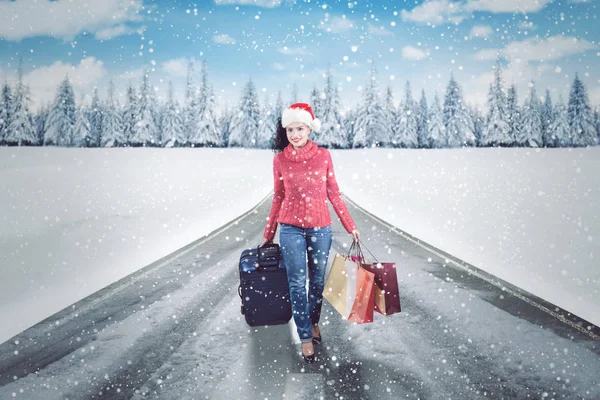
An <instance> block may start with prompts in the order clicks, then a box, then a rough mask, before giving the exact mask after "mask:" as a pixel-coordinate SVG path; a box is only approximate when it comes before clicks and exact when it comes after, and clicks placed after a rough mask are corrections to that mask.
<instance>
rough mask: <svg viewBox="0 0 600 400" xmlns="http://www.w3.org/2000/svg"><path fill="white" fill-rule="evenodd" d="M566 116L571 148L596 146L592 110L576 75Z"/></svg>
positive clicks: (585, 92) (584, 89)
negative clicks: (571, 139) (569, 130)
mask: <svg viewBox="0 0 600 400" xmlns="http://www.w3.org/2000/svg"><path fill="white" fill-rule="evenodd" d="M568 114H569V127H570V129H571V135H572V137H573V146H575V147H585V146H594V145H595V144H597V139H598V137H597V134H596V128H595V127H594V122H593V119H592V118H593V115H592V109H591V107H590V102H589V100H588V95H587V90H586V88H585V86H584V85H583V82H582V81H581V79H579V76H578V75H577V74H575V79H574V80H573V85H572V86H571V92H570V93H569V107H568Z"/></svg>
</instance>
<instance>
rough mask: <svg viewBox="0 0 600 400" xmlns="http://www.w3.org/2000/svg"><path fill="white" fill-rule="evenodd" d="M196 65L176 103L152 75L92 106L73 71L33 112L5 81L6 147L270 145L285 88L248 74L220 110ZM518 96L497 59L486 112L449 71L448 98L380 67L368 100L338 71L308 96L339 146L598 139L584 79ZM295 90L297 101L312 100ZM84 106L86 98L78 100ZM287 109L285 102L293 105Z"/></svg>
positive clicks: (599, 121)
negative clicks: (268, 88) (401, 81)
mask: <svg viewBox="0 0 600 400" xmlns="http://www.w3.org/2000/svg"><path fill="white" fill-rule="evenodd" d="M198 72H199V73H200V79H199V80H198V82H197V81H196V75H197V71H196V65H195V63H194V62H193V61H190V62H189V64H188V70H187V81H186V87H185V96H184V99H185V100H184V104H180V103H179V102H178V101H176V100H175V96H174V93H173V85H172V84H169V93H168V95H167V96H166V101H164V102H162V103H161V102H159V101H158V99H157V96H156V93H155V91H154V89H153V86H152V84H151V82H150V80H149V75H148V74H147V73H145V74H144V75H143V77H142V80H141V82H139V86H138V87H134V86H133V85H130V86H129V87H127V88H126V96H125V101H124V102H123V104H120V103H119V101H118V100H117V99H116V96H115V88H114V85H113V84H112V81H111V84H110V85H109V87H108V88H107V93H106V97H105V100H101V99H100V94H99V93H98V90H97V89H95V90H94V92H93V97H92V102H91V104H90V105H89V106H86V105H84V104H77V102H76V100H75V95H74V90H73V87H72V84H71V82H70V81H69V77H68V76H66V77H65V78H64V80H63V81H62V82H61V83H60V85H59V87H58V89H57V92H56V98H55V100H54V103H53V104H51V105H50V104H49V105H46V106H44V107H42V108H41V109H40V110H38V111H37V112H33V111H32V110H31V109H30V108H31V100H30V95H31V94H30V89H29V88H28V86H27V85H26V84H25V83H24V82H23V78H22V75H23V74H22V68H21V67H20V68H19V71H18V80H17V83H16V84H15V85H14V86H13V87H11V86H10V85H8V83H5V84H4V85H3V87H2V94H1V98H0V144H1V145H6V146H64V147H122V146H131V147H149V146H151V147H253V148H270V146H271V141H272V139H273V136H274V133H275V131H276V126H277V124H278V118H279V116H280V115H281V112H282V109H283V107H284V102H283V99H282V96H281V92H279V93H278V96H277V99H276V101H275V104H273V103H272V102H270V101H269V100H268V98H267V99H265V100H264V101H263V102H262V104H261V101H260V99H259V98H258V91H257V90H256V87H255V84H254V83H253V81H252V79H250V80H249V81H248V82H247V83H246V84H245V87H244V89H243V91H242V93H241V98H240V100H239V103H238V105H237V106H236V107H235V108H231V107H229V108H227V107H226V108H224V109H223V111H222V112H220V113H219V112H217V103H216V100H215V94H214V93H215V90H214V88H213V85H212V84H211V83H210V81H209V78H208V73H207V65H206V62H204V63H203V64H202V66H201V70H200V71H198ZM529 87H530V90H529V92H528V93H522V94H521V95H520V96H522V97H523V99H524V101H523V102H520V101H519V95H518V94H517V91H516V88H515V85H514V84H513V85H510V86H507V85H505V84H504V82H503V79H502V65H501V63H500V62H499V61H497V62H496V65H495V68H494V79H493V82H490V86H489V94H488V102H487V106H488V108H487V112H486V113H485V114H484V113H482V112H480V111H479V110H477V109H475V108H474V107H472V106H470V105H469V104H466V102H465V101H464V100H463V94H462V89H461V86H460V84H459V83H458V82H457V81H456V79H455V78H454V77H453V76H452V75H451V77H450V79H449V82H448V84H447V87H446V91H445V93H444V94H443V98H440V97H438V94H437V93H435V94H433V96H430V97H429V98H428V97H427V96H426V94H425V91H424V90H422V91H421V93H420V95H419V98H418V99H417V98H416V97H414V96H413V92H412V87H411V84H410V82H409V81H407V82H406V85H405V90H404V93H402V94H401V96H400V99H399V101H398V102H396V100H395V94H394V93H393V91H392V89H391V88H390V87H388V88H382V87H379V85H378V81H377V73H376V69H375V68H374V67H372V68H371V70H370V77H369V79H368V83H367V84H366V86H365V89H364V92H363V96H362V102H361V103H359V104H357V105H356V106H355V107H353V108H352V109H349V110H342V109H341V106H340V92H339V88H338V87H337V86H336V83H335V82H334V79H333V76H332V74H331V73H330V72H328V73H327V75H326V77H325V85H324V87H322V88H320V89H319V88H317V87H316V85H315V86H314V88H313V89H312V91H311V93H310V94H309V96H308V100H309V102H310V103H311V104H312V105H313V110H314V112H315V115H316V116H317V117H319V118H320V119H321V121H322V129H321V131H320V132H319V133H315V137H314V138H313V139H314V140H315V141H317V142H318V143H319V144H320V145H322V146H324V147H329V148H335V149H347V148H363V147H395V148H455V147H464V146H477V147H494V146H496V147H500V146H501V147H585V146H594V145H597V144H598V143H600V115H599V114H600V112H599V111H600V110H599V108H598V107H596V108H595V109H593V107H592V105H591V104H590V101H589V99H588V95H587V89H586V87H585V85H584V83H583V82H582V80H581V79H580V78H579V76H578V75H576V76H575V77H574V79H573V82H572V84H571V88H570V93H569V98H568V99H567V102H566V103H565V100H564V99H562V98H559V99H552V98H551V96H550V91H549V90H547V89H546V91H545V96H541V97H540V96H539V94H538V92H541V91H539V90H538V88H536V85H535V83H534V82H531V83H530V85H529ZM305 99H306V98H300V97H299V96H298V94H297V91H296V90H294V91H293V92H292V98H291V99H290V102H298V101H306V100H305ZM80 103H81V102H80ZM286 105H287V103H286Z"/></svg>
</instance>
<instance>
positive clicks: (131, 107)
mask: <svg viewBox="0 0 600 400" xmlns="http://www.w3.org/2000/svg"><path fill="white" fill-rule="evenodd" d="M137 115H138V96H137V93H136V91H135V88H134V87H133V86H132V85H131V84H130V85H129V87H128V88H127V102H126V103H125V107H124V108H123V118H122V121H123V135H124V137H125V143H126V144H127V146H131V138H132V137H133V128H134V127H135V123H136V118H137Z"/></svg>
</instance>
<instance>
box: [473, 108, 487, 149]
mask: <svg viewBox="0 0 600 400" xmlns="http://www.w3.org/2000/svg"><path fill="white" fill-rule="evenodd" d="M471 115H472V116H473V128H474V133H475V143H476V145H477V146H478V147H481V146H483V131H484V129H485V127H486V123H485V117H484V116H483V114H482V113H481V111H479V109H477V108H476V107H474V108H473V109H472V110H471Z"/></svg>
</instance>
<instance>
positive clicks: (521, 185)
mask: <svg viewBox="0 0 600 400" xmlns="http://www.w3.org/2000/svg"><path fill="white" fill-rule="evenodd" d="M334 164H335V165H337V166H338V168H337V170H336V174H337V176H338V183H339V185H340V187H341V188H342V191H343V192H344V193H345V194H346V195H348V196H349V197H350V198H351V199H352V200H354V201H355V202H357V203H358V204H360V205H361V206H362V207H363V208H365V209H366V210H368V211H369V212H371V213H372V214H374V215H376V216H378V217H379V218H381V219H383V220H385V221H387V222H389V223H390V224H392V225H394V226H396V227H398V228H400V229H402V230H404V231H406V232H408V233H410V234H411V235H414V236H416V237H418V238H419V239H421V240H423V241H425V242H427V243H429V244H431V245H433V246H435V247H437V248H439V249H442V250H444V251H446V252H447V253H450V254H452V255H454V256H456V257H458V258H460V259H462V260H464V261H467V262H469V263H470V264H473V265H475V266H477V267H479V268H481V269H483V270H485V271H488V272H490V273H491V274H493V275H496V276H498V277H499V278H501V279H504V280H506V281H508V282H510V283H513V284H515V285H517V286H519V287H521V288H523V289H525V290H527V291H529V292H531V293H533V294H535V295H537V296H539V297H541V298H543V299H546V300H548V301H550V302H552V303H554V304H556V305H558V306H560V307H562V308H565V309H566V310H568V311H571V312H573V313H575V314H577V315H578V316H580V317H581V318H584V319H587V320H588V321H590V322H592V323H594V324H595V325H600V314H599V313H598V306H600V261H599V259H600V251H599V250H600V212H599V210H600V174H599V173H598V171H600V147H591V148H584V149H537V150H536V149H525V148H518V149H501V148H500V149H499V148H485V149H473V148H470V149H461V150H449V149H441V150H416V151H414V150H392V151H390V150H386V149H369V150H364V151H353V152H348V151H346V152H344V151H339V152H336V154H335V155H334ZM364 228H367V229H368V227H364Z"/></svg>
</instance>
